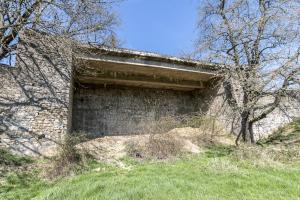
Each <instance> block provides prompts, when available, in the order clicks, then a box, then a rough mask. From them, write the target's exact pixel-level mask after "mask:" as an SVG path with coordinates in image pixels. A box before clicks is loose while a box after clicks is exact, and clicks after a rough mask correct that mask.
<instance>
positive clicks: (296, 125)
mask: <svg viewBox="0 0 300 200" xmlns="http://www.w3.org/2000/svg"><path fill="white" fill-rule="evenodd" d="M258 144H260V145H276V144H279V145H285V144H286V145H290V144H300V119H296V120H294V121H293V122H291V123H288V124H287V125H285V126H284V127H282V128H279V129H278V130H277V131H275V132H274V133H273V134H271V135H270V136H269V137H267V138H265V139H262V140H260V141H258Z"/></svg>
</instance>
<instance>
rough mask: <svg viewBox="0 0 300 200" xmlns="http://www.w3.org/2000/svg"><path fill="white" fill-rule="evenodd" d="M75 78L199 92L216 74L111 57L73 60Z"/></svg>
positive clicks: (109, 83)
mask: <svg viewBox="0 0 300 200" xmlns="http://www.w3.org/2000/svg"><path fill="white" fill-rule="evenodd" d="M74 65H75V69H76V70H75V78H76V80H77V81H78V82H79V83H81V84H96V85H99V84H100V85H121V86H134V87H146V88H161V89H172V90H183V91H191V90H196V89H203V88H206V87H208V85H210V84H209V83H210V82H211V81H212V80H215V79H216V78H218V77H217V75H216V71H214V70H211V71H209V70H207V69H206V70H204V69H202V68H201V66H199V67H191V66H185V65H179V64H174V63H167V62H158V61H149V60H143V59H140V58H128V59H127V58H124V57H122V58H119V57H112V56H101V57H89V56H81V57H76V59H75V64H74Z"/></svg>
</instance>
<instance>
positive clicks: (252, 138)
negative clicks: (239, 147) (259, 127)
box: [248, 122, 255, 144]
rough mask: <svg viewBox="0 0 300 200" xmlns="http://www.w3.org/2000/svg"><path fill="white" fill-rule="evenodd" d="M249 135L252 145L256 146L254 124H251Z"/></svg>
mask: <svg viewBox="0 0 300 200" xmlns="http://www.w3.org/2000/svg"><path fill="white" fill-rule="evenodd" d="M248 129H249V135H250V142H251V144H254V143H255V139H254V132H253V123H252V122H249V127H248Z"/></svg>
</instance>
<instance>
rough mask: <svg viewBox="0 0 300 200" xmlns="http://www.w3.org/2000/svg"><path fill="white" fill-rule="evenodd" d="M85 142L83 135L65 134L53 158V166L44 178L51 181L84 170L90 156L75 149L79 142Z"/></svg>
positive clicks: (81, 150)
mask: <svg viewBox="0 0 300 200" xmlns="http://www.w3.org/2000/svg"><path fill="white" fill-rule="evenodd" d="M83 141H86V137H85V134H83V133H72V134H66V135H65V138H64V140H63V142H62V143H61V144H60V145H59V147H58V148H59V150H58V155H57V156H56V157H54V158H53V164H52V165H51V166H50V167H49V168H50V169H48V172H46V177H47V178H50V179H53V178H56V177H60V176H68V175H71V174H72V173H76V171H78V170H80V169H82V168H84V166H86V163H87V161H88V160H89V159H90V155H89V154H88V153H87V152H86V151H84V150H83V149H80V150H79V149H78V148H76V145H77V144H79V143H80V142H83Z"/></svg>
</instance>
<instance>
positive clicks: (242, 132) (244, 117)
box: [235, 111, 249, 146]
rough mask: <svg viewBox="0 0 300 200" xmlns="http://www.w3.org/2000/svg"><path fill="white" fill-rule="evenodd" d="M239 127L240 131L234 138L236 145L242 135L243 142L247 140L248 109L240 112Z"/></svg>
mask: <svg viewBox="0 0 300 200" xmlns="http://www.w3.org/2000/svg"><path fill="white" fill-rule="evenodd" d="M241 118H242V120H241V129H240V132H239V134H238V136H237V138H236V140H235V144H236V145H237V146H238V143H239V140H240V137H241V136H242V139H243V142H247V140H248V137H247V136H248V135H249V134H248V133H249V112H248V111H244V112H242V114H241Z"/></svg>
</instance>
